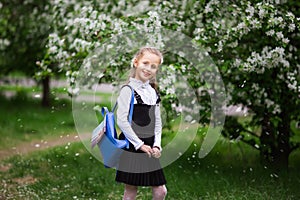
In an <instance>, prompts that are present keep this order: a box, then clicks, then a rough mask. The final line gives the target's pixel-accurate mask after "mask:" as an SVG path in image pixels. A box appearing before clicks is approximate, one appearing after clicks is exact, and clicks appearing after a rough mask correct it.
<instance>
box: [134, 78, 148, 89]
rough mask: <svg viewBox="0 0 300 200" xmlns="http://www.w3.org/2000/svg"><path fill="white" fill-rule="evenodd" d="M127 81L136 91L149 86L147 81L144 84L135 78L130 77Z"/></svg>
mask: <svg viewBox="0 0 300 200" xmlns="http://www.w3.org/2000/svg"><path fill="white" fill-rule="evenodd" d="M129 81H130V83H131V84H132V86H133V87H134V88H136V89H138V88H147V87H148V86H149V85H150V81H149V80H148V81H146V82H145V83H144V82H143V81H141V80H137V79H135V78H132V77H130V79H129Z"/></svg>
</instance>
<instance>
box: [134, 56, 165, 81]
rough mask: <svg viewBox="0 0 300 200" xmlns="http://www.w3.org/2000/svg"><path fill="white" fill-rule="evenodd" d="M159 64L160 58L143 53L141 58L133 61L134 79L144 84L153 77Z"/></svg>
mask: <svg viewBox="0 0 300 200" xmlns="http://www.w3.org/2000/svg"><path fill="white" fill-rule="evenodd" d="M159 64H160V57H159V56H157V55H155V54H153V53H149V52H145V53H144V55H143V56H142V57H140V58H139V59H135V60H134V63H133V65H134V67H135V68H136V72H135V77H134V78H135V79H137V80H140V81H142V82H144V83H145V82H146V81H148V80H150V79H152V78H153V77H155V75H156V72H157V70H158V67H159Z"/></svg>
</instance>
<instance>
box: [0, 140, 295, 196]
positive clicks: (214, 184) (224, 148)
mask: <svg viewBox="0 0 300 200" xmlns="http://www.w3.org/2000/svg"><path fill="white" fill-rule="evenodd" d="M238 145H240V147H239V146H238ZM240 148H242V149H243V151H244V153H245V154H242V153H241V150H240ZM198 149H199V148H198V146H197V145H191V147H190V148H189V151H188V152H186V153H185V154H184V155H183V156H182V157H180V158H179V159H178V160H177V161H175V162H174V163H172V164H171V165H169V166H167V167H166V168H165V169H164V171H165V174H166V178H167V188H168V195H167V199H176V200H177V199H183V200H187V199H191V200H194V199H207V200H211V199H218V200H219V199H224V200H225V199H232V200H236V199H241V200H243V199H245V200H246V199H249V200H252V199H278V200H281V199H299V198H300V192H299V189H298V188H299V183H300V174H299V173H298V169H299V162H300V158H299V155H300V152H299V151H298V152H297V153H296V154H297V157H295V158H294V161H293V162H291V165H290V169H289V173H282V174H281V173H277V174H275V173H272V172H271V171H270V170H268V169H266V168H264V167H263V166H261V165H260V164H259V159H258V154H257V152H256V151H254V150H252V149H250V148H249V147H247V146H244V145H242V144H237V143H227V142H225V141H222V140H220V141H219V142H218V144H217V145H216V146H215V148H214V149H213V151H212V152H211V153H210V154H209V155H208V156H207V157H205V158H204V159H199V158H197V156H194V155H196V154H195V152H197V151H198ZM245 161H246V162H245ZM2 165H10V166H11V168H10V169H9V171H8V172H1V173H0V177H1V180H2V182H1V183H0V184H1V187H0V188H2V189H0V193H2V195H3V196H4V197H5V198H7V199H64V200H65V199H121V197H122V193H123V185H121V184H118V183H116V182H115V181H114V178H115V170H113V169H106V168H104V167H103V165H102V163H101V162H99V161H98V160H96V159H95V158H94V157H92V156H91V154H90V153H89V152H88V151H87V150H86V149H85V148H84V147H83V145H82V144H81V143H73V144H71V145H66V146H61V147H56V148H53V149H50V150H47V151H42V152H35V153H32V154H31V155H28V156H25V157H20V156H15V157H13V158H11V159H9V160H6V161H4V162H2ZM26 177H27V178H28V177H31V178H32V179H34V180H35V181H33V182H31V183H26ZM22 178H23V179H24V180H23V183H20V182H22ZM20 180H21V181H20ZM18 181H19V184H18V183H17V182H18ZM0 197H1V196H0ZM137 199H145V200H146V199H151V190H150V188H140V189H139V193H138V198H137Z"/></svg>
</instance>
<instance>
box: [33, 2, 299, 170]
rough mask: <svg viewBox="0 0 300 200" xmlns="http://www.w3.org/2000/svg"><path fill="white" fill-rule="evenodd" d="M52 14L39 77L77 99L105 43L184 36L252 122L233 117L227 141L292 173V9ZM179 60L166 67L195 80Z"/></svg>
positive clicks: (114, 70)
mask: <svg viewBox="0 0 300 200" xmlns="http://www.w3.org/2000/svg"><path fill="white" fill-rule="evenodd" d="M297 5H298V4H296V6H297ZM294 6H295V5H294ZM53 7H54V10H53V17H54V21H53V26H54V27H55V28H54V30H55V31H54V32H53V33H51V34H50V35H49V42H48V44H47V47H48V52H47V54H46V55H45V57H44V59H43V60H41V61H40V62H38V65H39V66H40V68H41V69H42V71H41V72H40V73H38V74H37V75H38V76H41V75H45V74H51V73H57V72H64V73H65V75H66V77H67V78H68V82H69V84H70V88H69V90H68V91H69V93H70V94H76V93H77V92H78V91H79V90H78V88H76V86H75V80H76V77H78V75H79V72H78V70H79V68H80V66H81V65H82V62H83V60H84V59H85V58H86V56H87V55H88V53H89V51H91V50H92V49H95V48H97V47H99V46H101V44H102V43H103V42H104V41H105V39H107V38H110V37H112V36H115V35H118V34H122V33H123V32H125V31H127V30H134V29H143V30H144V31H145V30H146V31H147V30H151V31H153V33H156V34H154V35H156V37H157V38H156V39H155V41H156V42H158V43H159V42H162V43H163V41H160V40H159V31H158V32H157V30H159V28H160V27H165V28H168V29H170V30H174V31H178V32H182V33H184V34H186V35H188V36H189V37H191V38H193V41H195V42H196V43H198V44H199V45H201V46H203V47H205V48H206V49H207V51H208V53H209V55H210V56H211V57H212V58H213V60H214V61H215V63H216V65H217V66H218V67H219V71H220V72H221V74H222V78H223V81H224V83H225V86H226V90H227V104H229V105H242V106H244V107H246V108H248V109H249V113H250V116H251V117H249V120H247V121H243V122H240V121H239V120H238V119H239V118H237V117H233V116H228V118H227V121H226V123H225V129H224V131H223V135H224V136H225V137H228V138H229V139H231V140H233V141H243V142H245V143H247V144H249V145H251V146H253V147H254V148H256V149H257V150H259V151H260V153H261V156H262V158H263V159H264V160H265V161H267V162H268V163H270V164H271V165H273V166H277V167H282V168H286V167H287V166H288V157H289V154H290V153H291V152H292V151H293V150H295V149H297V148H298V147H299V145H300V144H299V142H297V141H296V140H294V137H293V136H294V135H295V133H296V130H295V128H293V123H295V122H296V121H299V120H300V118H299V116H300V113H299V112H300V109H297V108H299V104H300V101H299V92H300V84H299V81H300V80H299V79H300V78H299V70H300V66H299V49H298V47H297V41H299V21H300V20H299V18H297V16H296V15H295V14H294V13H293V12H291V11H289V8H290V7H289V4H288V3H287V2H285V4H281V5H280V6H279V5H278V4H276V2H275V3H261V2H259V3H255V1H253V3H251V2H249V1H245V0H243V1H239V2H231V1H222V2H221V1H219V0H211V1H207V2H206V1H177V0H172V1H153V2H150V1H149V2H147V1H142V3H141V2H140V3H138V2H137V1H133V0H132V1H118V2H106V3H104V2H98V1H86V2H82V1H76V0H73V1H61V0H56V1H54V2H53ZM298 7H299V5H298ZM294 12H297V9H296V10H295V11H294ZM296 14H297V13H296ZM298 14H299V13H298ZM130 56H131V55H130V54H126V53H125V54H124V55H122V56H120V57H116V59H115V60H114V59H110V60H109V62H107V63H105V64H106V65H107V66H110V68H109V69H110V70H106V71H104V72H103V73H102V74H98V75H97V77H96V78H98V79H101V80H107V81H109V80H112V79H115V78H117V77H118V76H121V75H122V72H124V70H125V69H126V68H127V66H128V60H130ZM175 56H176V55H175ZM179 57H180V55H177V58H178V59H173V60H172V61H174V60H175V61H176V63H175V64H174V63H173V65H171V64H170V63H171V62H170V63H168V59H166V62H165V67H166V68H169V69H171V70H175V71H176V70H177V71H180V72H183V73H184V74H185V75H186V76H192V74H193V73H189V70H186V68H185V67H186V64H188V63H185V62H184V61H182V60H180V59H179ZM169 61H171V60H169ZM174 66H175V67H174ZM188 80H189V82H190V85H192V86H193V88H194V89H196V90H197V89H198V88H201V87H203V86H204V85H205V83H203V82H201V80H199V79H197V77H193V78H189V79H188ZM168 84H172V82H168ZM162 88H168V87H167V86H162ZM162 92H163V93H164V94H166V97H168V98H169V102H172V103H174V102H176V101H175V100H174V96H173V95H172V90H168V91H167V90H165V91H162ZM183 92H184V91H183ZM197 94H198V95H199V98H198V101H199V103H200V104H201V105H203V108H204V109H202V110H199V112H200V115H203V116H205V117H202V118H201V120H202V121H203V122H207V118H208V117H209V114H207V115H205V114H204V112H208V113H209V109H210V104H209V101H210V99H209V97H208V94H207V93H197ZM168 105H170V104H167V103H166V105H165V106H168ZM169 109H171V107H170V108H169Z"/></svg>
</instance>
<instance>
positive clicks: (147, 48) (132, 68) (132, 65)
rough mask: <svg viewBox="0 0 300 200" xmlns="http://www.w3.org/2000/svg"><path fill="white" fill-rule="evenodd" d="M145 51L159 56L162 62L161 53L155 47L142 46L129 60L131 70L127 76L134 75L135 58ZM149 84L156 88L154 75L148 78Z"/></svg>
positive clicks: (138, 57)
mask: <svg viewBox="0 0 300 200" xmlns="http://www.w3.org/2000/svg"><path fill="white" fill-rule="evenodd" d="M146 52H148V53H152V54H154V55H157V56H158V57H159V58H160V63H159V64H162V63H163V55H162V53H161V52H160V51H159V50H158V49H156V48H155V47H142V48H140V49H139V51H138V52H137V53H136V54H135V55H134V56H133V58H132V60H131V71H130V75H129V78H130V77H132V78H134V77H135V72H136V68H135V67H134V62H135V60H136V59H137V60H138V59H140V58H141V57H142V56H143V55H144V54H145V53H146ZM150 84H151V86H152V87H153V88H155V89H157V83H156V78H155V77H154V78H153V79H151V80H150Z"/></svg>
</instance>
